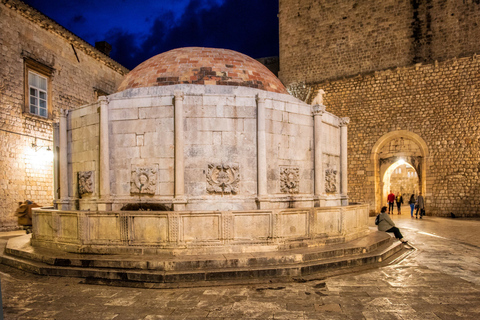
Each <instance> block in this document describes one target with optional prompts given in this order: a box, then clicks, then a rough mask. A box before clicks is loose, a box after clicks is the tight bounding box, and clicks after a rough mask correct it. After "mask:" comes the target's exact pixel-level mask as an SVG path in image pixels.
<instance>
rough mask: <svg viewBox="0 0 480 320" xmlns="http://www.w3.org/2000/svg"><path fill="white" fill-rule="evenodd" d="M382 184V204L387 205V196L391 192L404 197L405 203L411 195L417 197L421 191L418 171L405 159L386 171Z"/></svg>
mask: <svg viewBox="0 0 480 320" xmlns="http://www.w3.org/2000/svg"><path fill="white" fill-rule="evenodd" d="M382 182H383V190H382V203H384V204H385V203H387V195H388V194H389V193H390V191H392V192H393V193H394V194H395V195H399V194H400V195H402V196H403V199H404V201H405V199H406V198H408V197H410V195H411V194H414V195H415V197H416V196H417V195H418V192H419V190H420V180H419V178H418V173H417V170H416V169H415V168H414V167H413V166H412V165H411V164H410V163H408V162H406V161H405V160H404V159H399V160H397V161H396V162H394V163H393V164H392V165H390V167H388V169H387V170H385V173H384V175H383V179H382ZM406 196H407V197H406Z"/></svg>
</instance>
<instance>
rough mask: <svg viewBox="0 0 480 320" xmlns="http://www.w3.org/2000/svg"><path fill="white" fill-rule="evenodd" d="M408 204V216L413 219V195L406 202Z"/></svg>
mask: <svg viewBox="0 0 480 320" xmlns="http://www.w3.org/2000/svg"><path fill="white" fill-rule="evenodd" d="M408 204H409V205H410V216H412V218H413V209H415V195H414V194H413V193H412V195H411V196H410V200H408Z"/></svg>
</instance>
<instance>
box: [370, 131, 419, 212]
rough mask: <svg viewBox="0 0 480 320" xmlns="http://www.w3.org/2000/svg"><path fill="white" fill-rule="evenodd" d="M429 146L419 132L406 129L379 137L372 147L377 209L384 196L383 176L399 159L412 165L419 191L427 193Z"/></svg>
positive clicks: (376, 209)
mask: <svg viewBox="0 0 480 320" xmlns="http://www.w3.org/2000/svg"><path fill="white" fill-rule="evenodd" d="M427 158H428V147H427V144H426V143H425V141H424V140H423V139H422V138H421V137H420V136H419V135H417V134H415V133H413V132H410V131H406V130H399V131H392V132H389V133H387V134H385V135H383V136H382V137H381V138H380V139H378V141H377V143H375V145H374V146H373V149H372V163H373V167H374V168H373V170H374V176H375V211H376V212H380V208H381V206H382V204H383V205H384V202H386V201H384V199H383V198H384V196H383V184H384V182H383V177H384V176H385V173H386V172H387V170H389V168H391V167H392V165H393V164H395V163H396V162H398V161H399V160H403V161H405V162H406V163H408V164H409V165H411V166H412V167H413V168H414V169H415V171H416V173H417V175H418V180H419V182H418V184H419V187H418V189H419V190H418V191H419V192H422V194H424V195H425V193H426V168H427Z"/></svg>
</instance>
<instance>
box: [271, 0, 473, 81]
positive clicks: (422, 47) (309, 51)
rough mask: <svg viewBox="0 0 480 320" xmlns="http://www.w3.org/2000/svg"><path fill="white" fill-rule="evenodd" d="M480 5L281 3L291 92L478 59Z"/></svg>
mask: <svg viewBox="0 0 480 320" xmlns="http://www.w3.org/2000/svg"><path fill="white" fill-rule="evenodd" d="M479 20H480V2H479V1H477V0H463V1H459V0H427V1H420V0H375V1H352V0H340V1H328V0H320V1H312V0H280V5H279V25H280V72H279V77H280V79H281V80H282V82H283V83H284V84H285V85H289V84H290V83H292V82H306V83H312V82H318V81H323V80H326V79H330V80H331V79H335V78H341V77H344V76H350V75H354V74H358V73H366V72H372V71H375V70H383V69H387V68H392V67H403V66H408V65H411V64H414V63H418V62H432V61H435V60H439V61H442V60H445V59H449V58H453V57H462V56H469V55H472V54H473V53H475V52H479V51H480V42H479V41H477V40H476V39H478V38H480V24H479V23H478V21H479Z"/></svg>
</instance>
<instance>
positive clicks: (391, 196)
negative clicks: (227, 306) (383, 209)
mask: <svg viewBox="0 0 480 320" xmlns="http://www.w3.org/2000/svg"><path fill="white" fill-rule="evenodd" d="M387 202H388V214H390V213H391V214H393V203H394V202H395V195H394V194H393V192H392V190H390V194H389V195H388V196H387Z"/></svg>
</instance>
